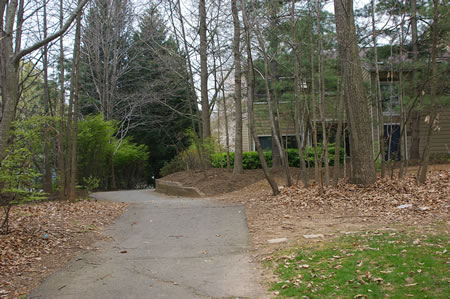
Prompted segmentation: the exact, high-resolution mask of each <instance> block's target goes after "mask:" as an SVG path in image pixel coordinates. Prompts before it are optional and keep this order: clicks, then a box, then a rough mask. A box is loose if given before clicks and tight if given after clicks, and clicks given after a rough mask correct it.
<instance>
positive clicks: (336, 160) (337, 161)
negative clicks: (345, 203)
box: [333, 83, 345, 187]
mask: <svg viewBox="0 0 450 299" xmlns="http://www.w3.org/2000/svg"><path fill="white" fill-rule="evenodd" d="M338 97H339V99H338V102H339V103H338V111H337V113H338V127H337V131H336V145H335V149H334V169H333V170H334V173H333V186H334V187H336V186H337V184H338V183H339V177H340V168H341V163H340V161H341V135H342V122H343V119H344V111H343V110H344V94H343V88H342V87H341V84H340V83H338ZM344 140H345V136H344ZM344 144H345V143H344ZM344 161H345V155H344ZM344 163H345V162H344ZM344 167H345V164H344Z"/></svg>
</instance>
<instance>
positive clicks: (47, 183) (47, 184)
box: [42, 0, 53, 194]
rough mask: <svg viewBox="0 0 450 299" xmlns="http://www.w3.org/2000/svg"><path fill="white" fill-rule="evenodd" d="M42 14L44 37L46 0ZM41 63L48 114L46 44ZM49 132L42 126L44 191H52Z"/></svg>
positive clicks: (46, 112) (47, 113)
mask: <svg viewBox="0 0 450 299" xmlns="http://www.w3.org/2000/svg"><path fill="white" fill-rule="evenodd" d="M43 6H44V15H43V18H44V20H43V23H44V24H43V26H44V28H43V29H44V38H47V1H46V0H44V3H43ZM42 56H43V57H42V59H43V60H42V63H43V71H44V73H43V76H44V111H45V115H46V116H48V115H49V114H50V105H51V104H50V93H49V87H48V45H47V44H45V45H44V47H43V55H42ZM49 143H50V132H49V129H48V128H44V177H43V187H44V192H45V193H48V194H50V193H52V189H53V186H52V160H51V158H50V144H49Z"/></svg>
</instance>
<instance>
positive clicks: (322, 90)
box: [316, 0, 329, 185]
mask: <svg viewBox="0 0 450 299" xmlns="http://www.w3.org/2000/svg"><path fill="white" fill-rule="evenodd" d="M320 13H321V8H320V0H316V17H317V35H318V55H317V57H318V61H317V64H318V71H319V73H318V75H319V101H320V106H319V111H320V119H321V123H322V154H321V156H322V159H321V160H322V161H323V163H324V164H325V175H324V176H323V183H324V184H325V185H328V176H329V167H328V139H327V127H326V122H325V82H324V75H323V61H322V58H323V57H322V55H323V53H322V29H321V26H320V22H321V20H320ZM322 173H323V172H321V173H320V177H321V181H322Z"/></svg>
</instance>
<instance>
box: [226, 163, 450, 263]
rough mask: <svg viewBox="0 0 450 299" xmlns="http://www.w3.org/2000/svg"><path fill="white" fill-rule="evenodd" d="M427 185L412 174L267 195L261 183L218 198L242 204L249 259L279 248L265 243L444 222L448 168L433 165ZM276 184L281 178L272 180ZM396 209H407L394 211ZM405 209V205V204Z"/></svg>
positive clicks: (449, 201)
mask: <svg viewBox="0 0 450 299" xmlns="http://www.w3.org/2000/svg"><path fill="white" fill-rule="evenodd" d="M435 169H438V170H433V171H431V172H430V173H429V175H428V179H427V183H426V184H425V185H421V186H417V185H416V182H415V174H413V173H412V172H411V173H409V174H408V175H407V176H406V177H405V178H404V179H402V180H399V179H398V178H394V179H390V178H385V179H379V180H378V181H377V183H376V184H375V185H373V186H370V187H362V186H356V185H352V184H348V183H346V182H344V181H341V182H340V183H339V185H338V187H337V188H332V187H328V188H325V190H324V192H323V194H320V193H319V188H318V186H317V185H316V184H313V185H312V186H310V187H309V188H304V187H303V186H293V187H289V188H284V187H281V193H280V195H278V196H275V197H274V196H272V195H271V192H270V188H269V186H268V184H267V183H266V182H265V181H260V182H258V183H256V184H253V185H250V186H247V187H245V188H243V189H241V190H238V191H235V192H232V193H229V194H225V195H222V196H220V197H218V199H220V200H223V201H227V202H235V203H241V204H244V205H245V206H246V211H247V218H248V224H249V233H250V237H251V241H252V242H253V245H254V248H255V255H263V254H264V253H267V252H268V251H270V250H271V249H273V248H275V247H278V246H279V245H270V244H268V243H267V240H269V239H274V238H281V237H283V238H288V239H289V240H290V241H294V242H298V241H299V240H300V241H305V242H315V241H320V240H321V239H322V238H319V239H314V240H309V239H308V240H307V239H306V238H304V237H303V236H304V235H309V234H322V235H323V236H324V238H327V237H333V236H336V235H338V234H342V233H345V232H350V231H362V230H365V229H370V228H375V229H379V228H391V227H393V226H396V225H427V224H429V223H444V224H448V221H449V209H450V177H449V176H450V167H448V166H443V167H437V168H435ZM278 181H279V182H280V183H282V180H281V179H280V178H278ZM402 205H408V206H406V207H405V208H400V206H402ZM409 205H411V206H409Z"/></svg>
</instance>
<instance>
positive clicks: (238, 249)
mask: <svg viewBox="0 0 450 299" xmlns="http://www.w3.org/2000/svg"><path fill="white" fill-rule="evenodd" d="M93 196H94V197H95V198H97V199H101V200H110V201H124V202H129V203H130V205H129V208H128V209H127V211H126V212H125V213H124V214H123V215H122V216H121V217H120V218H119V219H117V220H116V222H115V224H113V225H110V226H108V227H107V228H106V229H105V230H104V232H105V234H107V235H110V236H112V237H113V239H114V241H112V242H102V243H99V244H97V245H96V246H97V247H99V248H100V249H99V250H96V251H91V252H87V253H84V254H82V255H80V256H78V257H77V258H75V259H74V260H73V261H72V262H70V263H69V264H68V265H67V266H66V267H65V268H63V269H61V270H60V271H58V272H56V273H54V274H53V275H51V276H50V277H49V278H47V279H46V280H45V281H44V282H43V283H42V285H41V286H40V287H38V288H37V289H36V290H34V291H33V292H32V293H31V294H30V296H29V298H83V299H85V298H223V297H228V298H229V297H248V298H264V297H265V295H264V291H263V289H262V288H261V286H260V285H259V284H258V283H257V282H256V281H257V280H258V275H259V272H258V271H257V270H256V269H255V265H254V264H252V263H250V258H249V255H248V249H249V247H248V230H247V222H246V217H245V209H244V207H243V206H241V205H230V204H224V203H219V202H217V201H213V200H209V199H201V200H200V199H195V200H194V199H186V198H174V197H168V196H164V195H161V194H158V193H156V192H154V191H153V190H139V191H118V192H102V193H95V194H94V195H93Z"/></svg>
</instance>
